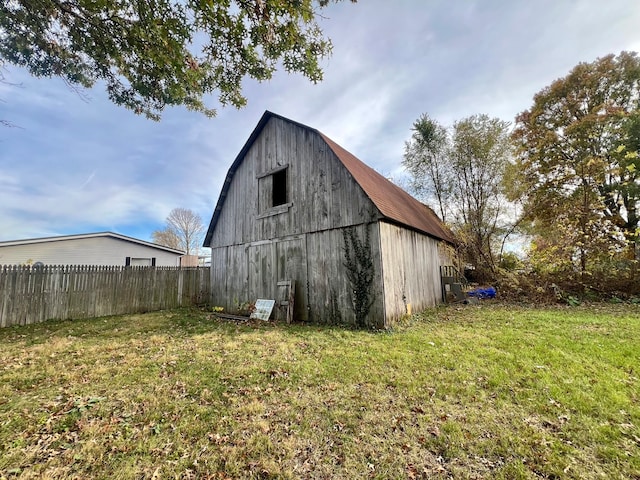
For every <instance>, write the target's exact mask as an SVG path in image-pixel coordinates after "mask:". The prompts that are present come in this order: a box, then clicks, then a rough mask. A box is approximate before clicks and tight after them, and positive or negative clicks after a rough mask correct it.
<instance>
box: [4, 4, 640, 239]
mask: <svg viewBox="0 0 640 480" xmlns="http://www.w3.org/2000/svg"><path fill="white" fill-rule="evenodd" d="M323 16H324V17H325V18H324V19H323V21H322V22H321V23H322V26H323V28H324V30H325V33H326V34H327V35H328V36H329V37H330V38H331V39H332V41H333V44H334V52H333V55H332V56H331V57H330V58H329V59H327V60H326V61H325V62H324V64H323V65H324V71H325V78H324V81H323V82H321V83H319V84H317V85H314V84H312V83H310V82H309V81H308V80H306V79H305V78H303V77H302V76H296V75H288V74H286V73H284V72H278V73H277V74H276V75H275V76H274V78H273V80H271V81H269V82H264V83H257V82H254V81H251V80H246V81H245V83H244V91H245V94H246V96H247V97H248V99H249V104H248V106H247V107H246V108H244V109H242V110H236V109H234V108H232V107H231V108H224V109H219V110H218V116H217V117H215V118H212V119H209V118H206V117H204V116H203V115H201V114H197V113H193V112H188V111H186V110H185V109H183V108H173V109H170V110H167V111H166V112H165V113H164V115H163V119H162V120H161V121H160V122H153V121H151V120H147V119H145V118H144V117H140V116H137V115H135V114H134V113H132V112H130V111H128V110H125V109H123V108H121V107H117V106H115V105H112V104H111V103H110V102H109V101H108V100H107V98H106V94H105V93H104V92H103V91H102V90H101V88H100V86H96V87H95V88H94V89H91V90H87V91H83V92H81V94H80V95H79V94H78V93H77V92H74V91H72V90H70V89H69V88H68V87H67V86H66V85H65V84H64V83H63V82H62V81H61V80H59V79H36V78H32V77H30V76H29V75H28V74H26V72H24V71H23V70H20V69H17V68H14V67H7V68H6V69H5V70H4V75H5V79H6V80H7V81H9V82H12V83H13V84H18V85H17V86H11V85H2V84H0V100H1V101H0V119H6V120H10V121H11V122H13V123H14V124H16V125H17V126H18V127H19V128H4V127H0V241H4V240H15V239H22V238H32V237H41V236H52V235H66V234H79V233H90V232H98V231H107V230H108V231H114V232H118V233H121V234H124V235H129V236H133V237H137V238H140V239H143V240H150V239H151V233H152V232H153V231H154V230H156V229H159V228H162V227H163V225H164V219H165V218H166V216H167V215H168V213H169V212H170V211H171V209H172V208H175V207H184V208H190V209H192V210H193V211H195V212H197V213H198V214H199V215H200V216H201V217H202V219H203V221H204V223H205V225H208V222H209V220H210V218H211V214H212V212H213V208H214V206H215V203H216V200H217V197H218V194H219V193H220V189H221V187H222V182H223V180H224V177H225V175H226V172H227V169H228V168H229V166H230V164H231V162H232V161H233V159H234V158H235V156H236V155H237V153H238V151H239V150H240V149H241V147H242V145H243V144H244V142H245V140H246V139H247V137H248V136H249V134H250V133H251V131H252V130H253V128H254V126H255V125H256V123H257V122H258V120H259V118H260V116H261V115H262V113H263V112H264V111H265V110H271V111H273V112H275V113H278V114H280V115H284V116H286V117H289V118H291V119H293V120H296V121H298V122H301V123H304V124H306V125H309V126H311V127H314V128H317V129H319V130H320V131H322V132H323V133H325V134H326V135H328V136H329V137H331V138H332V139H334V140H335V141H337V142H338V143H339V144H341V145H342V146H343V147H345V148H346V149H347V150H349V151H350V152H352V153H353V154H355V155H356V156H357V157H358V158H360V159H361V160H363V161H364V162H365V163H367V164H369V165H370V166H372V167H373V168H375V169H377V170H378V171H379V172H381V173H383V174H385V175H387V176H392V177H394V178H401V177H402V175H403V172H402V167H401V162H402V154H403V150H404V142H405V141H406V140H408V139H409V137H410V134H411V132H410V129H411V125H412V123H413V122H414V121H415V120H416V119H417V118H418V117H419V116H420V115H421V114H422V113H428V114H429V115H430V116H431V117H432V118H435V119H437V120H438V121H440V122H441V123H443V124H451V123H453V121H455V120H459V119H462V118H464V117H466V116H469V115H473V114H476V113H486V114H488V115H491V116H495V117H499V118H501V119H503V120H507V121H510V122H513V120H514V117H515V115H516V114H518V113H519V112H521V111H523V110H525V109H527V108H529V107H530V106H531V104H532V102H533V95H534V94H535V93H536V92H538V91H539V90H541V89H542V88H543V87H545V86H547V85H549V84H550V83H551V82H552V81H553V80H554V79H556V78H559V77H562V76H564V75H566V74H567V73H568V72H569V71H570V70H571V68H572V67H573V66H575V65H576V64H577V63H579V62H581V61H586V62H590V61H593V60H595V59H596V58H598V57H601V56H603V55H606V54H608V53H616V54H617V53H619V52H620V51H622V50H633V51H640V27H639V25H640V2H638V1H637V0H607V1H602V0H555V1H550V0H511V1H508V0H500V1H499V0H478V1H472V0H458V1H456V2H452V1H445V0H442V1H439V0H394V1H389V0H360V1H359V2H358V3H356V4H352V3H350V2H343V3H339V4H336V5H331V6H330V7H329V8H327V9H325V10H324V11H323ZM209 103H210V105H211V106H216V104H215V101H214V99H211V101H210V102H209Z"/></svg>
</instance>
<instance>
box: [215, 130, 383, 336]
mask: <svg viewBox="0 0 640 480" xmlns="http://www.w3.org/2000/svg"><path fill="white" fill-rule="evenodd" d="M284 166H286V167H287V182H288V185H287V189H288V198H287V203H286V204H285V205H279V206H277V207H273V208H270V207H269V205H270V198H269V188H268V187H269V185H270V184H269V182H270V181H271V176H270V172H274V171H277V170H278V169H279V168H282V167H284ZM378 216H379V213H378V212H377V210H376V209H375V207H374V206H373V204H372V203H371V201H370V200H369V198H368V197H367V196H366V195H365V194H364V192H363V191H362V189H361V188H360V186H359V185H358V184H357V183H356V182H355V181H354V180H353V178H352V177H351V175H350V174H349V172H348V171H347V169H346V168H344V166H343V165H342V163H341V162H340V161H339V160H338V159H337V158H336V157H335V155H334V153H333V152H332V151H331V150H330V149H329V147H328V146H327V145H326V143H325V142H324V140H323V139H322V138H321V137H320V136H319V135H318V134H317V133H316V132H313V131H310V130H308V129H304V128H301V127H299V126H297V125H295V124H292V123H290V122H285V121H282V120H280V119H276V118H273V119H271V120H270V121H269V123H268V124H267V125H266V126H265V127H264V129H263V130H262V132H261V134H260V135H259V136H258V138H257V139H256V140H255V142H254V143H253V145H252V147H251V148H250V149H249V150H248V152H247V153H246V156H245V158H244V160H243V161H242V162H241V163H240V165H239V166H238V169H237V171H236V172H235V175H234V177H233V181H232V182H231V185H230V186H229V191H228V193H227V198H226V200H225V204H224V207H223V209H222V211H221V213H220V217H219V219H218V223H217V225H216V227H215V230H214V231H213V235H212V240H211V268H212V302H213V303H214V304H216V305H219V306H222V307H224V308H225V309H227V310H229V311H232V310H233V309H234V308H235V307H237V305H238V304H242V303H244V302H248V301H255V299H256V298H276V295H277V282H278V281H283V280H295V282H296V306H295V319H296V320H297V321H309V320H310V321H314V322H318V323H328V322H330V321H332V319H333V320H335V315H336V314H337V313H336V312H339V313H340V314H341V315H342V319H341V321H342V322H347V323H348V322H352V321H353V320H354V319H353V312H352V309H351V307H350V305H351V304H350V301H351V300H350V292H349V286H348V285H347V283H346V282H347V280H346V277H345V275H344V271H343V268H344V267H343V262H344V258H343V243H344V242H343V236H342V230H341V229H342V228H344V227H348V226H354V225H355V226H359V227H358V228H359V230H362V228H364V227H363V225H365V224H371V223H373V222H375V221H376V220H377V219H378ZM370 228H371V239H372V243H373V245H374V252H375V253H374V256H375V257H376V258H377V261H378V262H379V261H380V254H379V249H378V246H379V239H378V234H377V227H375V225H371V226H370ZM362 231H363V230H362ZM374 239H375V241H374ZM378 266H379V263H378ZM377 271H378V272H381V269H380V268H377ZM380 282H381V277H380V275H379V274H378V275H377V276H376V285H375V289H376V292H377V294H376V298H377V301H376V302H377V303H376V304H375V305H374V307H373V308H372V315H376V316H379V319H378V320H377V324H380V325H381V324H382V323H384V316H383V312H384V309H383V307H382V305H383V304H382V286H381V283H380ZM332 306H333V307H332ZM330 307H332V308H330ZM372 318H373V317H372ZM376 318H378V317H376Z"/></svg>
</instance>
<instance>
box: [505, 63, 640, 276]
mask: <svg viewBox="0 0 640 480" xmlns="http://www.w3.org/2000/svg"><path fill="white" fill-rule="evenodd" d="M516 121H517V125H516V129H515V131H514V133H513V139H514V140H515V142H516V144H517V147H518V156H517V161H516V163H515V165H514V167H513V172H514V175H513V179H514V182H513V184H512V185H511V188H510V197H511V198H520V199H522V200H523V201H524V202H525V205H526V207H525V209H524V212H525V214H526V215H525V217H526V218H527V219H528V220H529V221H530V222H531V224H532V227H533V232H534V233H536V234H537V235H538V240H539V241H538V243H539V247H544V248H550V249H552V250H555V251H557V252H558V253H559V254H560V255H562V256H563V258H562V259H558V264H563V263H564V264H567V263H568V264H572V263H574V262H575V264H576V265H579V267H580V270H581V271H582V272H583V273H585V272H587V271H588V270H589V269H590V263H593V262H596V261H597V259H599V258H602V257H603V256H604V257H610V256H611V255H612V254H613V253H614V252H616V251H618V252H619V251H620V248H621V245H623V244H625V243H626V244H627V245H629V246H631V248H630V255H631V256H632V257H634V256H636V255H637V254H634V253H633V252H634V250H635V249H637V245H638V235H639V233H640V232H639V230H638V216H639V213H640V211H639V208H640V159H639V157H638V152H639V151H640V59H639V58H638V56H637V54H636V53H629V52H622V53H621V54H620V55H618V56H617V57H616V56H614V55H608V56H606V57H603V58H599V59H597V60H596V61H594V62H592V63H580V64H578V65H577V66H576V67H575V68H574V69H573V70H572V71H571V72H570V73H569V75H567V76H566V77H564V78H561V79H558V80H556V81H554V82H553V83H552V84H551V85H550V86H548V87H546V88H544V89H543V90H541V91H540V92H539V93H537V94H536V95H535V96H534V102H533V106H532V107H531V108H530V109H529V110H526V111H524V112H523V113H521V114H520V115H519V116H518V117H517V119H516ZM554 226H557V228H555V227H554ZM550 227H551V228H550ZM544 248H542V249H543V250H544ZM538 250H540V248H539V249H538ZM552 256H553V255H552Z"/></svg>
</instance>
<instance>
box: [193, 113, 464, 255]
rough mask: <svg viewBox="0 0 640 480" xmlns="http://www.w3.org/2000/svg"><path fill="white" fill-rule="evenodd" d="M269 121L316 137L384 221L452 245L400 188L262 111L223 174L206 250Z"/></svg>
mask: <svg viewBox="0 0 640 480" xmlns="http://www.w3.org/2000/svg"><path fill="white" fill-rule="evenodd" d="M271 118H279V119H281V120H284V121H286V122H289V123H292V124H295V125H297V126H299V127H301V128H303V129H305V130H308V131H311V132H315V133H317V134H318V135H320V137H321V138H322V139H323V140H324V141H325V142H326V144H327V145H328V146H329V148H330V149H331V150H332V151H333V153H334V154H335V155H336V157H337V158H338V160H340V162H342V164H343V165H344V166H345V168H346V169H347V170H348V171H349V173H350V174H351V176H352V177H353V179H354V180H355V181H356V183H357V184H358V185H360V187H361V188H362V190H364V192H365V194H366V195H367V197H369V199H370V200H371V201H372V202H373V204H374V205H375V206H376V208H377V209H378V210H379V211H380V214H381V215H382V216H383V217H384V218H385V219H386V220H388V221H391V222H393V223H397V224H400V225H404V226H406V227H409V228H411V229H413V230H417V231H419V232H422V233H424V234H426V235H429V236H432V237H435V238H438V239H440V240H444V241H446V242H449V243H455V239H454V237H453V235H452V234H451V232H450V231H449V230H448V229H447V227H446V226H445V225H444V224H443V223H442V221H441V220H440V219H439V218H438V216H437V215H436V213H435V212H434V211H433V210H432V209H431V208H429V207H428V206H426V205H424V204H423V203H421V202H419V201H418V200H416V199H415V198H413V197H412V196H411V195H409V194H408V193H407V192H405V191H404V190H403V189H401V188H400V187H398V186H397V185H395V184H394V183H392V182H390V181H389V180H387V179H386V178H385V177H383V176H382V175H380V174H379V173H378V172H376V171H375V170H374V169H373V168H371V167H369V166H367V165H366V164H365V163H363V162H362V161H361V160H359V159H358V158H356V157H355V156H354V155H353V154H351V153H350V152H348V151H347V150H345V149H344V148H342V147H341V146H340V145H338V144H337V143H336V142H334V141H333V140H331V139H330V138H329V137H327V136H326V135H324V134H323V133H322V132H320V131H318V130H316V129H315V128H311V127H308V126H306V125H303V124H301V123H299V122H296V121H293V120H290V119H288V118H285V117H282V116H280V115H277V114H275V113H272V112H269V111H266V112H265V113H264V114H263V115H262V118H261V119H260V121H259V122H258V125H257V126H256V127H255V128H254V130H253V132H251V135H250V136H249V138H248V140H247V141H246V143H245V144H244V146H243V147H242V149H241V150H240V153H239V154H238V156H237V157H236V159H235V160H234V162H233V164H232V165H231V167H230V168H229V171H228V172H227V176H226V178H225V181H224V184H223V186H222V191H221V193H220V197H219V198H218V203H217V204H216V208H215V210H214V212H213V216H212V218H211V223H210V224H209V229H208V231H207V235H206V237H205V240H204V246H205V247H208V246H209V245H210V243H211V238H212V237H213V230H214V229H215V226H216V224H217V223H218V218H219V217H220V212H221V210H222V206H223V205H224V202H225V199H226V196H227V192H228V190H229V187H230V185H231V180H232V179H233V176H234V175H235V172H236V170H237V168H238V166H239V165H240V163H241V162H242V160H244V156H245V155H246V153H247V152H248V150H249V148H251V145H252V144H253V142H254V141H255V140H256V139H257V137H258V135H259V134H260V132H262V129H263V128H264V126H265V125H266V124H267V122H268V121H269V120H270V119H271Z"/></svg>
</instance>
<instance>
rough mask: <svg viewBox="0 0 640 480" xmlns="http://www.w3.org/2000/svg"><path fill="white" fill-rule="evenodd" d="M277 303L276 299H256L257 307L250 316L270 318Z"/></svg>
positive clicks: (263, 318) (262, 318)
mask: <svg viewBox="0 0 640 480" xmlns="http://www.w3.org/2000/svg"><path fill="white" fill-rule="evenodd" d="M275 304H276V301H275V300H264V299H261V298H259V299H257V300H256V309H255V310H254V311H253V313H252V314H251V317H250V318H258V319H260V320H269V317H270V316H271V311H272V310H273V306H274V305H275Z"/></svg>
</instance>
